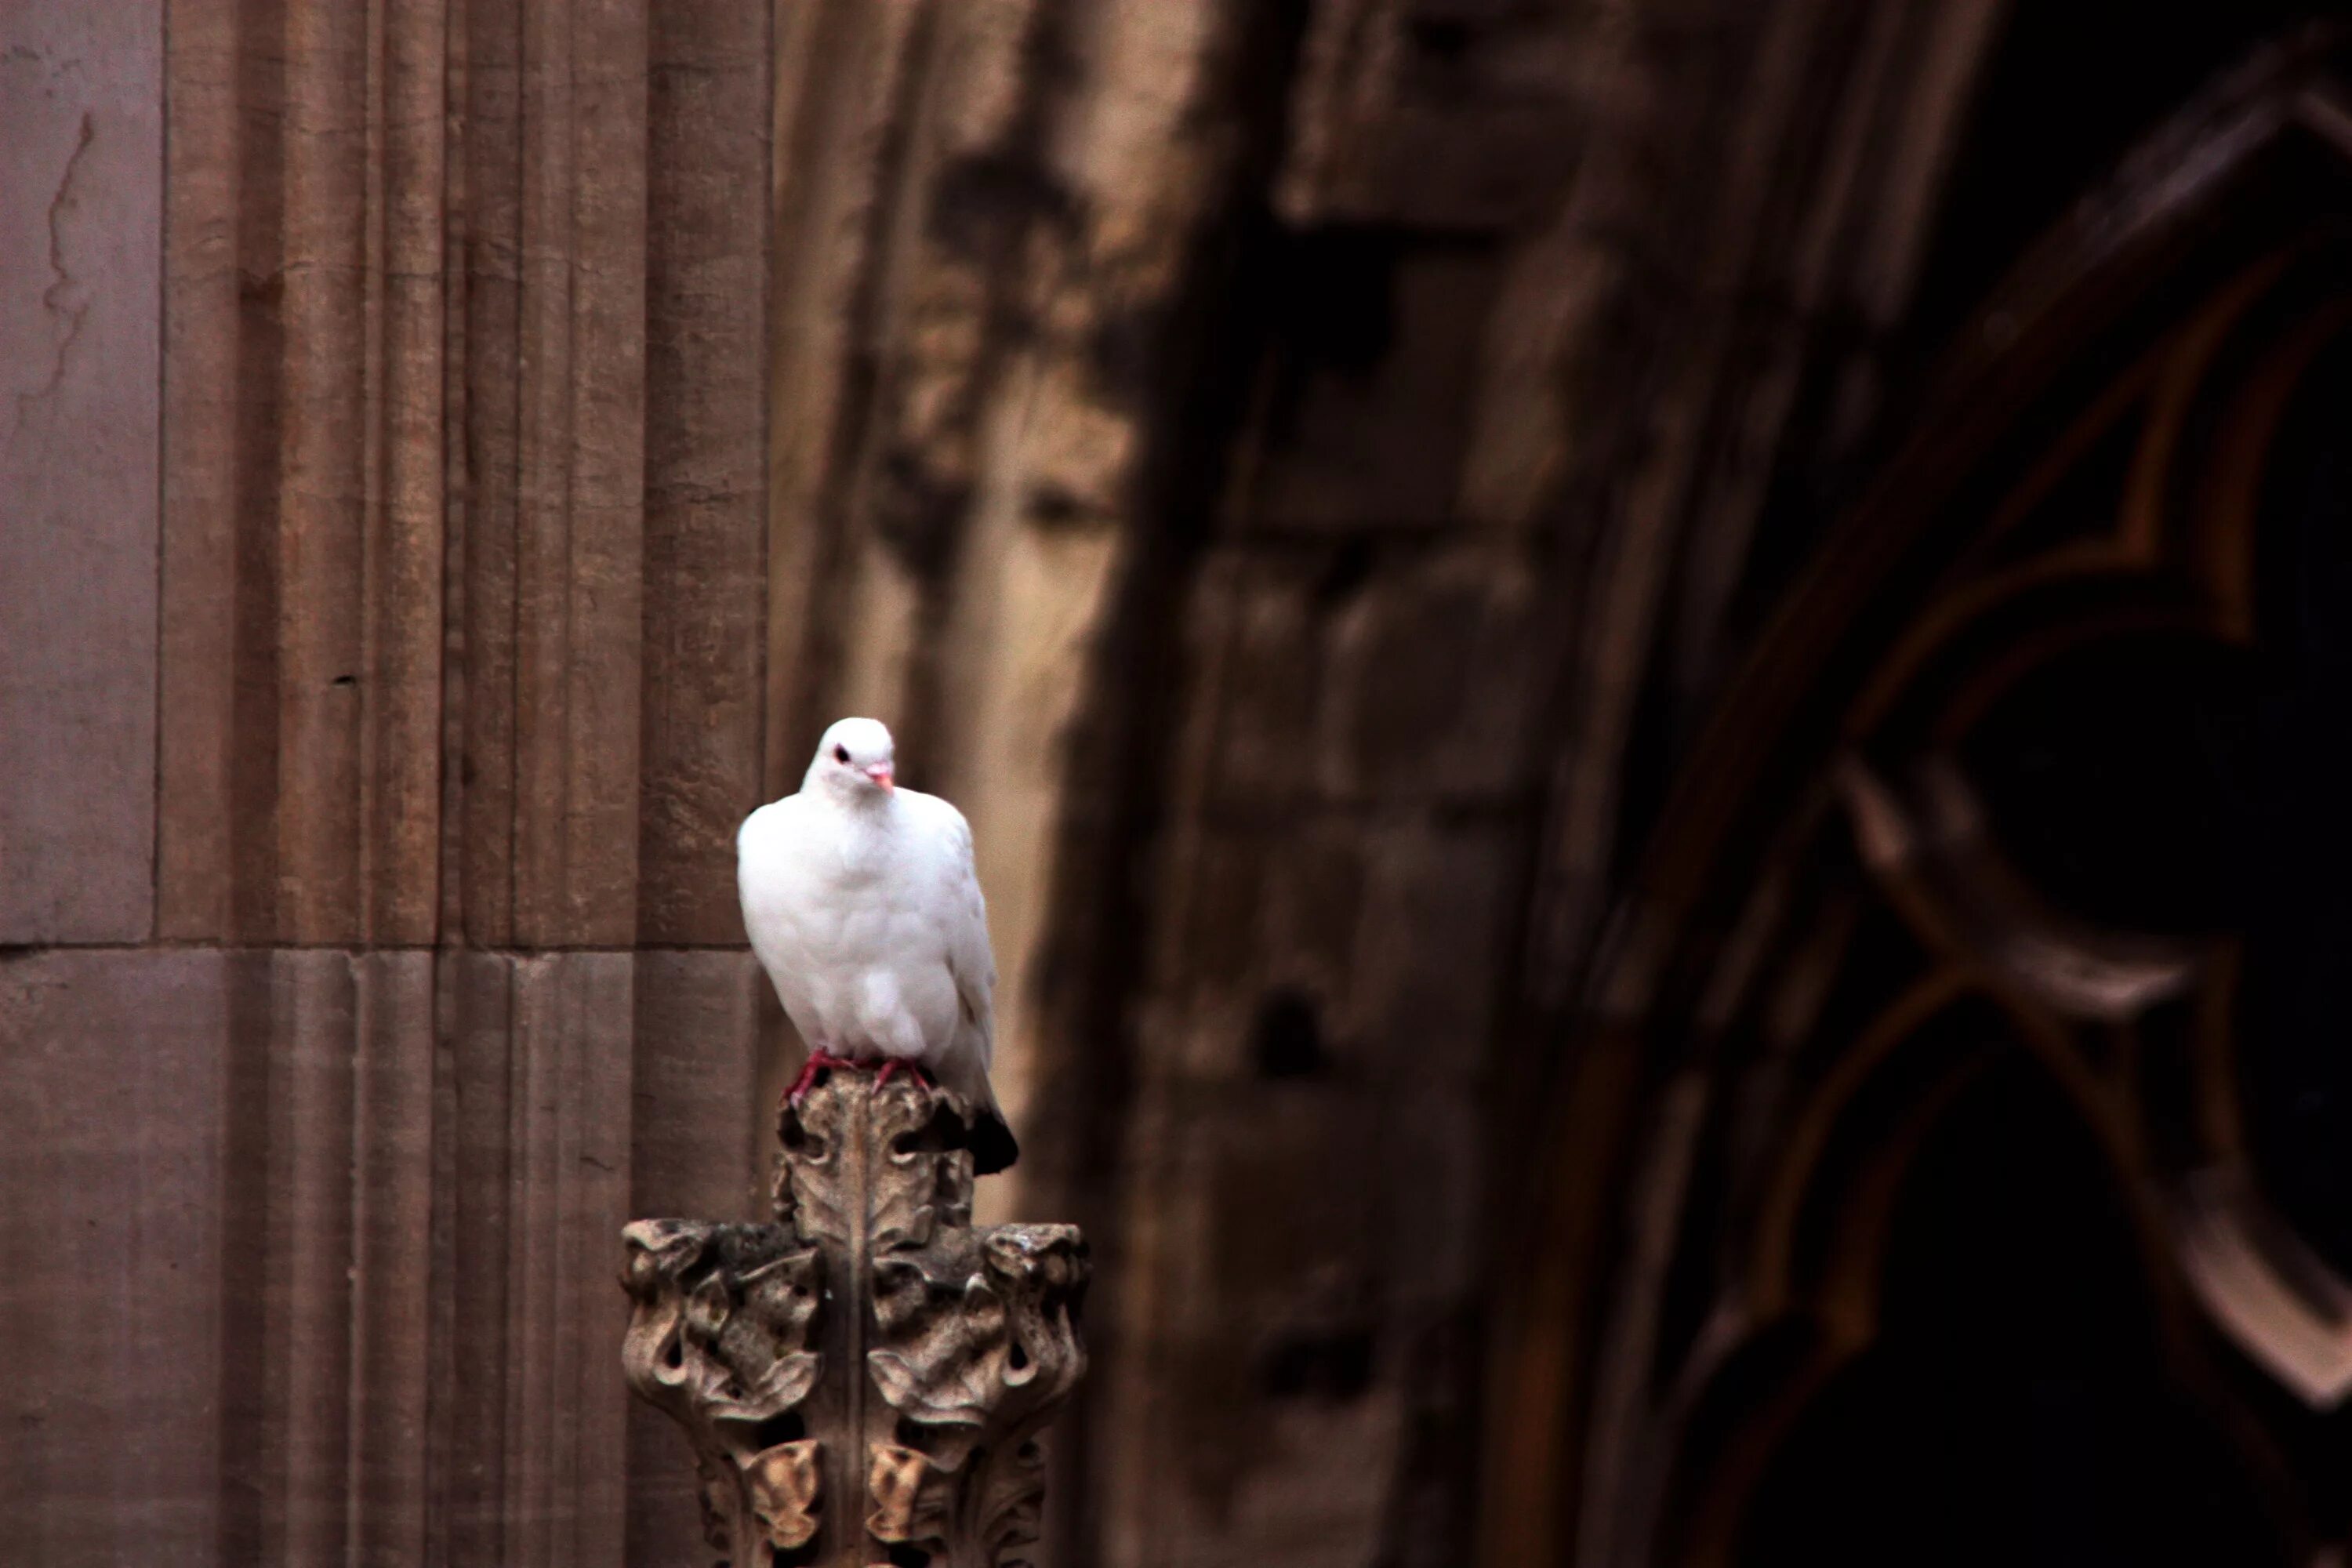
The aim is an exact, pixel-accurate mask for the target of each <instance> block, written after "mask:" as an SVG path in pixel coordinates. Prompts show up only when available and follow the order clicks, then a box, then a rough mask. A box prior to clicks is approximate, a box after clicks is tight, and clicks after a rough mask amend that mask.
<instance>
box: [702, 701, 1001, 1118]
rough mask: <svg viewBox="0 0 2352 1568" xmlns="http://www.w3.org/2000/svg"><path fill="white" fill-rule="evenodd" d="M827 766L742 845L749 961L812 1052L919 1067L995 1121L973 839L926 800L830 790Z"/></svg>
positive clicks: (988, 980)
mask: <svg viewBox="0 0 2352 1568" xmlns="http://www.w3.org/2000/svg"><path fill="white" fill-rule="evenodd" d="M836 728H838V726H837V727H836ZM874 728H875V730H876V731H880V727H879V726H878V725H877V726H874ZM881 733H882V738H881V741H880V742H879V743H880V744H881V745H882V746H884V747H886V748H887V744H888V738H887V732H881ZM833 736H834V732H833V731H828V732H827V744H828V745H830V744H831V743H832V742H833ZM885 754H886V756H887V752H886V753H885ZM825 757H826V752H825V750H824V748H820V750H819V752H818V757H817V762H816V763H813V764H812V765H811V769H810V776H809V778H808V779H807V780H805V781H804V782H803V785H802V788H801V791H800V793H799V794H797V795H787V796H786V797H784V798H783V799H782V800H780V801H777V802H775V803H773V804H772V805H764V806H761V808H760V809H759V810H757V811H755V812H753V813H752V814H751V816H749V817H748V818H746V819H745V820H744V823H743V826H742V829H741V831H740V833H739V834H738V835H737V836H736V868H737V880H738V883H739V885H740V891H741V894H742V900H743V925H744V929H745V930H746V931H748V932H749V933H750V936H751V950H752V952H755V953H756V954H758V956H759V959H760V963H761V967H763V968H764V969H766V970H767V972H768V976H769V978H770V979H771V980H772V981H773V982H774V983H775V986H776V994H777V995H778V997H779V998H781V999H782V1002H783V1005H784V1012H785V1013H786V1015H788V1016H790V1017H791V1019H792V1021H793V1027H794V1028H796V1029H798V1030H799V1031H800V1033H801V1037H802V1038H803V1040H805V1041H806V1042H807V1043H808V1045H809V1047H811V1048H812V1049H813V1050H822V1051H824V1052H826V1053H828V1054H830V1055H833V1056H837V1057H847V1058H853V1059H869V1060H870V1059H872V1058H877V1057H897V1058H902V1059H905V1060H909V1061H914V1062H917V1063H919V1064H921V1065H922V1066H923V1067H924V1068H926V1069H928V1070H929V1071H930V1072H931V1073H932V1074H933V1076H935V1077H936V1078H938V1079H940V1081H941V1082H942V1083H944V1084H946V1085H947V1086H948V1087H949V1088H950V1089H956V1090H958V1091H960V1092H961V1093H963V1094H965V1095H966V1096H968V1097H970V1098H971V1099H973V1100H977V1101H978V1102H979V1103H980V1104H981V1105H982V1106H983V1107H985V1108H986V1109H988V1110H991V1111H994V1110H995V1106H996V1097H995V1095H994V1093H993V1092H992V1089H991V1088H990V1086H989V1082H988V1067H989V1061H990V1058H991V1057H992V1054H993V1036H994V1030H995V1011H994V998H995V989H996V963H995V959H994V957H993V956H992V952H991V950H990V947H989V942H988V907H987V902H986V900H984V899H983V898H982V894H981V890H980V879H979V877H978V875H977V874H976V873H975V872H974V870H973V868H972V855H971V826H970V825H969V824H967V823H966V822H965V821H964V817H963V813H961V812H960V811H958V810H957V809H956V808H955V807H954V806H953V805H950V804H949V803H948V802H946V801H944V800H941V799H940V798H939V797H938V796H937V795H925V794H923V793H921V792H920V791H919V790H911V789H887V790H866V791H860V790H857V789H854V788H849V787H838V788H829V787H825V784H824V781H823V780H822V779H821V777H820V773H821V772H822V771H823V768H824V762H825Z"/></svg>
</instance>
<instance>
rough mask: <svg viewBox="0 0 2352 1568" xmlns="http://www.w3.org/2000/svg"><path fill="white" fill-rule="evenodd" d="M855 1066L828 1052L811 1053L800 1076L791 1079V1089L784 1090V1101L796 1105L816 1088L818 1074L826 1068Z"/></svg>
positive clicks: (853, 1063) (845, 1059) (843, 1058)
mask: <svg viewBox="0 0 2352 1568" xmlns="http://www.w3.org/2000/svg"><path fill="white" fill-rule="evenodd" d="M856 1065H857V1064H856V1063H855V1062H853V1061H851V1060H850V1059H849V1058H846V1057H836V1056H835V1055H833V1054H832V1053H831V1052H830V1051H811V1052H810V1053H809V1055H808V1060H807V1061H806V1062H805V1063H804V1064H803V1066H802V1068H801V1076H800V1077H798V1078H796V1079H793V1087H792V1088H790V1089H786V1090H784V1099H785V1100H787V1101H788V1102H790V1103H791V1104H793V1105H798V1104H799V1103H800V1102H801V1101H802V1100H803V1099H804V1098H805V1097H806V1096H807V1094H808V1091H809V1090H810V1089H814V1088H815V1087H816V1079H817V1075H818V1074H819V1073H821V1072H824V1070H825V1069H826V1068H846V1067H855V1066H856Z"/></svg>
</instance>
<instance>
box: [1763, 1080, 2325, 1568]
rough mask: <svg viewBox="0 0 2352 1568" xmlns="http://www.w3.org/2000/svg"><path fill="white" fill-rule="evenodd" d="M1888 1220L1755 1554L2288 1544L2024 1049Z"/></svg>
mask: <svg viewBox="0 0 2352 1568" xmlns="http://www.w3.org/2000/svg"><path fill="white" fill-rule="evenodd" d="M1891 1231H1892V1237H1893V1240H1892V1244H1891V1245H1890V1247H1889V1248H1888V1252H1887V1256H1886V1258H1885V1265H1884V1269H1883V1273H1882V1278H1881V1289H1882V1290H1883V1292H1884V1296H1883V1302H1884V1309H1885V1335H1884V1337H1883V1338H1882V1340H1881V1341H1880V1342H1879V1343H1878V1344H1877V1345H1876V1346H1875V1347H1874V1349H1873V1350H1872V1351H1871V1352H1869V1353H1868V1354H1867V1355H1866V1356H1864V1358H1862V1359H1861V1360H1859V1361H1857V1362H1856V1363H1853V1365H1852V1366H1850V1367H1849V1368H1847V1369H1846V1370H1845V1371H1844V1372H1843V1373H1841V1374H1840V1377H1839V1381H1838V1383H1837V1384H1836V1385H1835V1386H1834V1387H1833V1388H1832V1390H1831V1391H1829V1392H1828V1393H1827V1394H1824V1395H1823V1396H1822V1398H1821V1399H1819V1400H1818V1401H1817V1402H1816V1403H1815V1404H1814V1405H1813V1406H1812V1407H1811V1410H1810V1411H1809V1412H1808V1414H1807V1415H1806V1418H1805V1420H1804V1422H1803V1424H1802V1426H1801V1427H1800V1428H1799V1430H1798V1432H1797V1433H1796V1434H1795V1435H1794V1436H1793V1437H1792V1439H1791V1440H1790V1442H1789V1443H1787V1444H1786V1445H1785V1446H1784V1447H1782V1448H1781V1449H1780V1452H1779V1453H1778V1454H1777V1455H1776V1456H1775V1458H1774V1460H1773V1463H1772V1467H1771V1469H1770V1471H1769V1474H1768V1477H1767V1479H1766V1481H1765V1485H1764V1488H1763V1490H1762V1492H1761V1494H1760V1495H1759V1499H1758V1501H1757V1504H1756V1506H1755V1508H1754V1510H1753V1511H1752V1512H1751V1513H1750V1515H1749V1516H1748V1525H1747V1529H1746V1532H1745V1539H1744V1540H1743V1542H1742V1543H1741V1549H1740V1552H1739V1562H1740V1563H1742V1564H1743V1565H1744V1568H1781V1565H1783V1564H1786V1565H1789V1568H1795V1565H1797V1564H1804V1565H1806V1568H1848V1565H1853V1568H1862V1565H1863V1564H1879V1563H1896V1562H1901V1563H1916V1564H1919V1565H1921V1568H1961V1565H1962V1564H1979V1563H2005V1564H2010V1565H2011V1568H2108V1565H2111V1564H2112V1565H2113V1568H2126V1565H2129V1568H2159V1565H2168V1564H2174V1563H2179V1564H2182V1565H2183V1568H2186V1565H2189V1564H2221V1563H2229V1564H2231V1565H2232V1568H2269V1565H2272V1564H2282V1565H2283V1564H2284V1563H2286V1561H2287V1558H2286V1556H2285V1555H2284V1550H2283V1549H2282V1548H2281V1547H2280V1546H2279V1544H2278V1543H2277V1537H2276V1531H2274V1529H2273V1526H2272V1524H2271V1523H2270V1521H2268V1519H2267V1518H2266V1515H2265V1509H2264V1506H2263V1499H2262V1498H2261V1497H2260V1496H2259V1495H2258V1493H2257V1491H2256V1489H2254V1488H2253V1486H2252V1484H2251V1483H2250V1481H2249V1480H2248V1479H2247V1477H2246V1475H2245V1473H2244V1469H2243V1467H2242V1465H2241V1464H2240V1463H2239V1462H2238V1461H2237V1459H2236V1458H2235V1457H2234V1456H2233V1455H2232V1454H2231V1450H2230V1447H2229V1445H2228V1443H2227V1441H2226V1440H2225V1438H2224V1436H2223V1435H2222V1433H2221V1430H2220V1429H2218V1427H2217V1426H2216V1424H2215V1423H2214V1421H2213V1420H2212V1419H2211V1418H2210V1416H2209V1415H2208V1414H2207V1413H2206V1412H2204V1411H2202V1410H2200V1409H2199V1408H2198V1407H2197V1405H2195V1403H2194V1402H2193V1401H2191V1400H2190V1399H2189V1398H2188V1397H2187V1396H2185V1395H2184V1394H2182V1393H2181V1392H2180V1391H2179V1388H2178V1387H2177V1386H2176V1385H2174V1384H2170V1383H2168V1380H2167V1379H2166V1377H2165V1375H2164V1369H2163V1366H2162V1363H2161V1361H2160V1352H2159V1350H2158V1335H2157V1333H2156V1331H2155V1327H2154V1325H2153V1323H2152V1322H2151V1321H2150V1313H2149V1308H2148V1305H2147V1282H2146V1280H2145V1279H2144V1277H2143V1272H2142V1270H2143V1259H2142V1258H2141V1256H2140V1254H2139V1252H2138V1249H2137V1246H2136V1244H2135V1239H2134V1237H2133V1234H2132V1227H2131V1225H2130V1221H2129V1219H2128V1217H2127V1215H2126V1210H2125V1206H2124V1204H2123V1202H2122V1200H2121V1198H2120V1197H2119V1196H2118V1194H2116V1191H2115V1189H2114V1187H2113V1184H2112V1183H2111V1181H2110V1178H2109V1174H2108V1172H2107V1170H2106V1169H2105V1165H2104V1163H2103V1162H2102V1161H2101V1159H2100V1157H2099V1153H2098V1151H2097V1149H2096V1146H2095V1144H2094V1142H2092V1140H2091V1138H2090V1136H2089V1135H2088V1134H2087V1132H2086V1131H2084V1128H2083V1126H2082V1125H2081V1123H2080V1122H2079V1121H2077V1120H2076V1118H2075V1117H2074V1114H2073V1112H2072V1111H2071V1110H2070V1109H2069V1108H2068V1107H2067V1105H2066V1104H2065V1102H2064V1101H2063V1100H2062V1099H2061V1097H2060V1096H2059V1095H2058V1094H2057V1093H2056V1092H2055V1091H2054V1090H2053V1089H2052V1088H2051V1087H2050V1085H2049V1083H2048V1080H2047V1079H2044V1078H2043V1077H2042V1075H2041V1073H2040V1072H2039V1071H2038V1070H2037V1069H2036V1068H2034V1067H2033V1066H2032V1063H2031V1059H2030V1058H2027V1057H2026V1056H2025V1054H2024V1053H2023V1052H2022V1051H2020V1052H2017V1053H2015V1054H2014V1055H2011V1056H2010V1057H2008V1058H2006V1059H2005V1060H2004V1061H2003V1063H2002V1064H2001V1065H2000V1066H1997V1067H1994V1068H1991V1069H1990V1070H1989V1071H1987V1072H1986V1073H1985V1074H1984V1075H1983V1076H1982V1077H1981V1078H1980V1079H1979V1080H1978V1081H1977V1083H1976V1084H1975V1085H1974V1086H1973V1087H1972V1088H1971V1089H1969V1091H1968V1092H1967V1093H1966V1094H1965V1095H1964V1096H1963V1098H1962V1099H1960V1100H1958V1102H1957V1103H1956V1104H1955V1105H1954V1106H1953V1108H1952V1110H1950V1111H1949V1112H1948V1114H1947V1115H1946V1117H1945V1119H1944V1121H1942V1123H1941V1124H1940V1125H1939V1127H1938V1128H1937V1131H1935V1132H1934V1133H1933V1134H1932V1135H1931V1136H1930V1138H1929V1140H1928V1142H1927V1145H1926V1147H1925V1148H1924V1149H1923V1150H1922V1151H1921V1153H1920V1157H1919V1159H1918V1161H1917V1163H1916V1164H1915V1165H1914V1166H1913V1167H1912V1170H1911V1173H1910V1174H1909V1176H1908V1177H1907V1178H1906V1181H1905V1184H1904V1186H1903V1189H1902V1194H1901V1197H1900V1198H1899V1200H1898V1208H1897V1210H1896V1214H1895V1222H1894V1224H1893V1226H1892V1227H1891Z"/></svg>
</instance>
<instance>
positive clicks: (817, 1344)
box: [621, 1071, 1087, 1568]
mask: <svg viewBox="0 0 2352 1568" xmlns="http://www.w3.org/2000/svg"><path fill="white" fill-rule="evenodd" d="M971 1125H972V1119H971V1110H970V1108H969V1107H967V1106H966V1105H965V1104H964V1102H963V1101H962V1100H960V1099H959V1098H958V1097H956V1096H955V1095H953V1094H950V1093H949V1092H947V1091H946V1090H944V1089H926V1088H921V1087H918V1086H917V1085H916V1084H914V1083H912V1082H911V1081H908V1080H907V1079H898V1080H897V1081H894V1082H892V1083H890V1084H888V1085H887V1086H880V1087H877V1085H876V1083H875V1080H874V1079H873V1078H872V1077H870V1076H868V1075H866V1074H863V1073H853V1072H840V1071H835V1072H832V1073H829V1074H828V1075H826V1076H825V1077H824V1079H822V1080H820V1081H819V1082H818V1084H817V1085H816V1087H814V1089H811V1090H810V1091H809V1093H808V1095H807V1096H806V1097H805V1098H804V1099H803V1100H802V1101H801V1102H800V1104H799V1105H798V1106H793V1105H789V1104H788V1105H786V1106H785V1107H784V1108H783V1110H782V1113H781V1116H780V1118H779V1126H778V1130H777V1131H778V1136H779V1138H780V1139H781V1141H782V1144H783V1159H782V1163H781V1166H780V1168H779V1170H778V1171H777V1174H776V1188H775V1205H776V1220H777V1223H776V1224H774V1225H760V1226H753V1225H722V1224H717V1223H711V1222H703V1221H696V1220H676V1219H650V1220H639V1221H637V1222H636V1223H635V1224H634V1225H631V1226H628V1227H627V1228H626V1229H625V1230H624V1231H623V1232H622V1237H623V1239H624V1240H625V1242H626V1243H627V1246H628V1264H627V1268H626V1269H625V1272H624V1274H623V1276H622V1281H621V1282H622V1286H623V1288H624V1289H626V1290H627V1291H628V1293H629V1296H630V1298H631V1299H632V1300H634V1301H635V1303H636V1310H635V1313H634V1315H633V1316H632V1318H631V1320H630V1323H629V1331H628V1337H627V1339H626V1341H625V1343H624V1346H623V1349H622V1363H623V1364H624V1366H625V1368H626V1370H627V1373H628V1378H629V1384H630V1386H631V1387H633V1388H635V1390H636V1391H637V1393H638V1394H642V1395H643V1396H644V1397H645V1398H646V1399H647V1400H649V1401H651V1402H652V1403H653V1404H654V1405H657V1406H659V1407H660V1408H661V1409H663V1410H665V1411H667V1412H668V1413H669V1415H671V1416H672V1418H674V1419H675V1420H677V1423H678V1424H679V1425H680V1426H684V1427H685V1428H686V1431H687V1436H688V1440H689V1441H691V1442H692V1444H693V1445H694V1453H695V1459H696V1462H697V1465H698V1468H699V1469H700V1472H701V1476H702V1502H703V1528H704V1532H705V1534H706V1536H707V1538H708V1539H709V1542H710V1544H711V1545H712V1546H713V1547H716V1548H718V1549H719V1550H721V1551H724V1552H726V1553H727V1559H726V1561H727V1562H728V1563H729V1564H730V1568H774V1565H776V1564H828V1565H838V1568H850V1565H852V1564H856V1565H858V1568H864V1565H866V1564H869V1563H894V1564H911V1563H918V1562H920V1563H929V1564H931V1565H932V1568H1000V1565H1001V1564H1003V1563H1009V1562H1011V1561H1013V1552H1014V1551H1015V1549H1016V1548H1018V1547H1019V1546H1021V1545H1023V1544H1025V1543H1026V1542H1033V1541H1034V1540H1035V1539H1036V1538H1037V1531H1038V1513H1039V1507H1040V1504H1041V1502H1042V1501H1043V1499H1044V1495H1045V1459H1044V1456H1043V1455H1042V1453H1041V1452H1040V1451H1039V1448H1038V1437H1039V1434H1040V1433H1041V1432H1042V1431H1043V1429H1044V1427H1045V1423H1046V1422H1047V1421H1048V1420H1050V1419H1051V1418H1052V1416H1053V1414H1054V1412H1055V1409H1057V1408H1058V1407H1059V1406H1060V1405H1061V1404H1062V1402H1063V1401H1064V1400H1065V1399H1066V1398H1067V1397H1068V1395H1069V1393H1070V1391H1071V1390H1072V1389H1073V1388H1075V1387H1076V1385H1077V1382H1078V1379H1079V1377H1080V1376H1081V1375H1082V1374H1083V1373H1085V1371H1086V1351H1085V1348H1084V1347H1083V1346H1082V1345H1081V1344H1080V1343H1079V1342H1078V1333H1077V1314H1078V1307H1079V1303H1080V1302H1081V1300H1083V1298H1084V1297H1085V1294H1086V1286H1087V1247H1086V1242H1085V1241H1084V1240H1083V1239H1082V1238H1081V1237H1079V1235H1078V1232H1077V1229H1076V1227H1075V1226H1066V1225H1042V1226H1027V1225H1007V1226H987V1227H984V1228H981V1229H974V1228H973V1227H972V1224H971V1189H972V1166H971V1151H970V1149H969V1148H968V1147H967V1145H968V1142H969V1139H970V1134H971Z"/></svg>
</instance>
